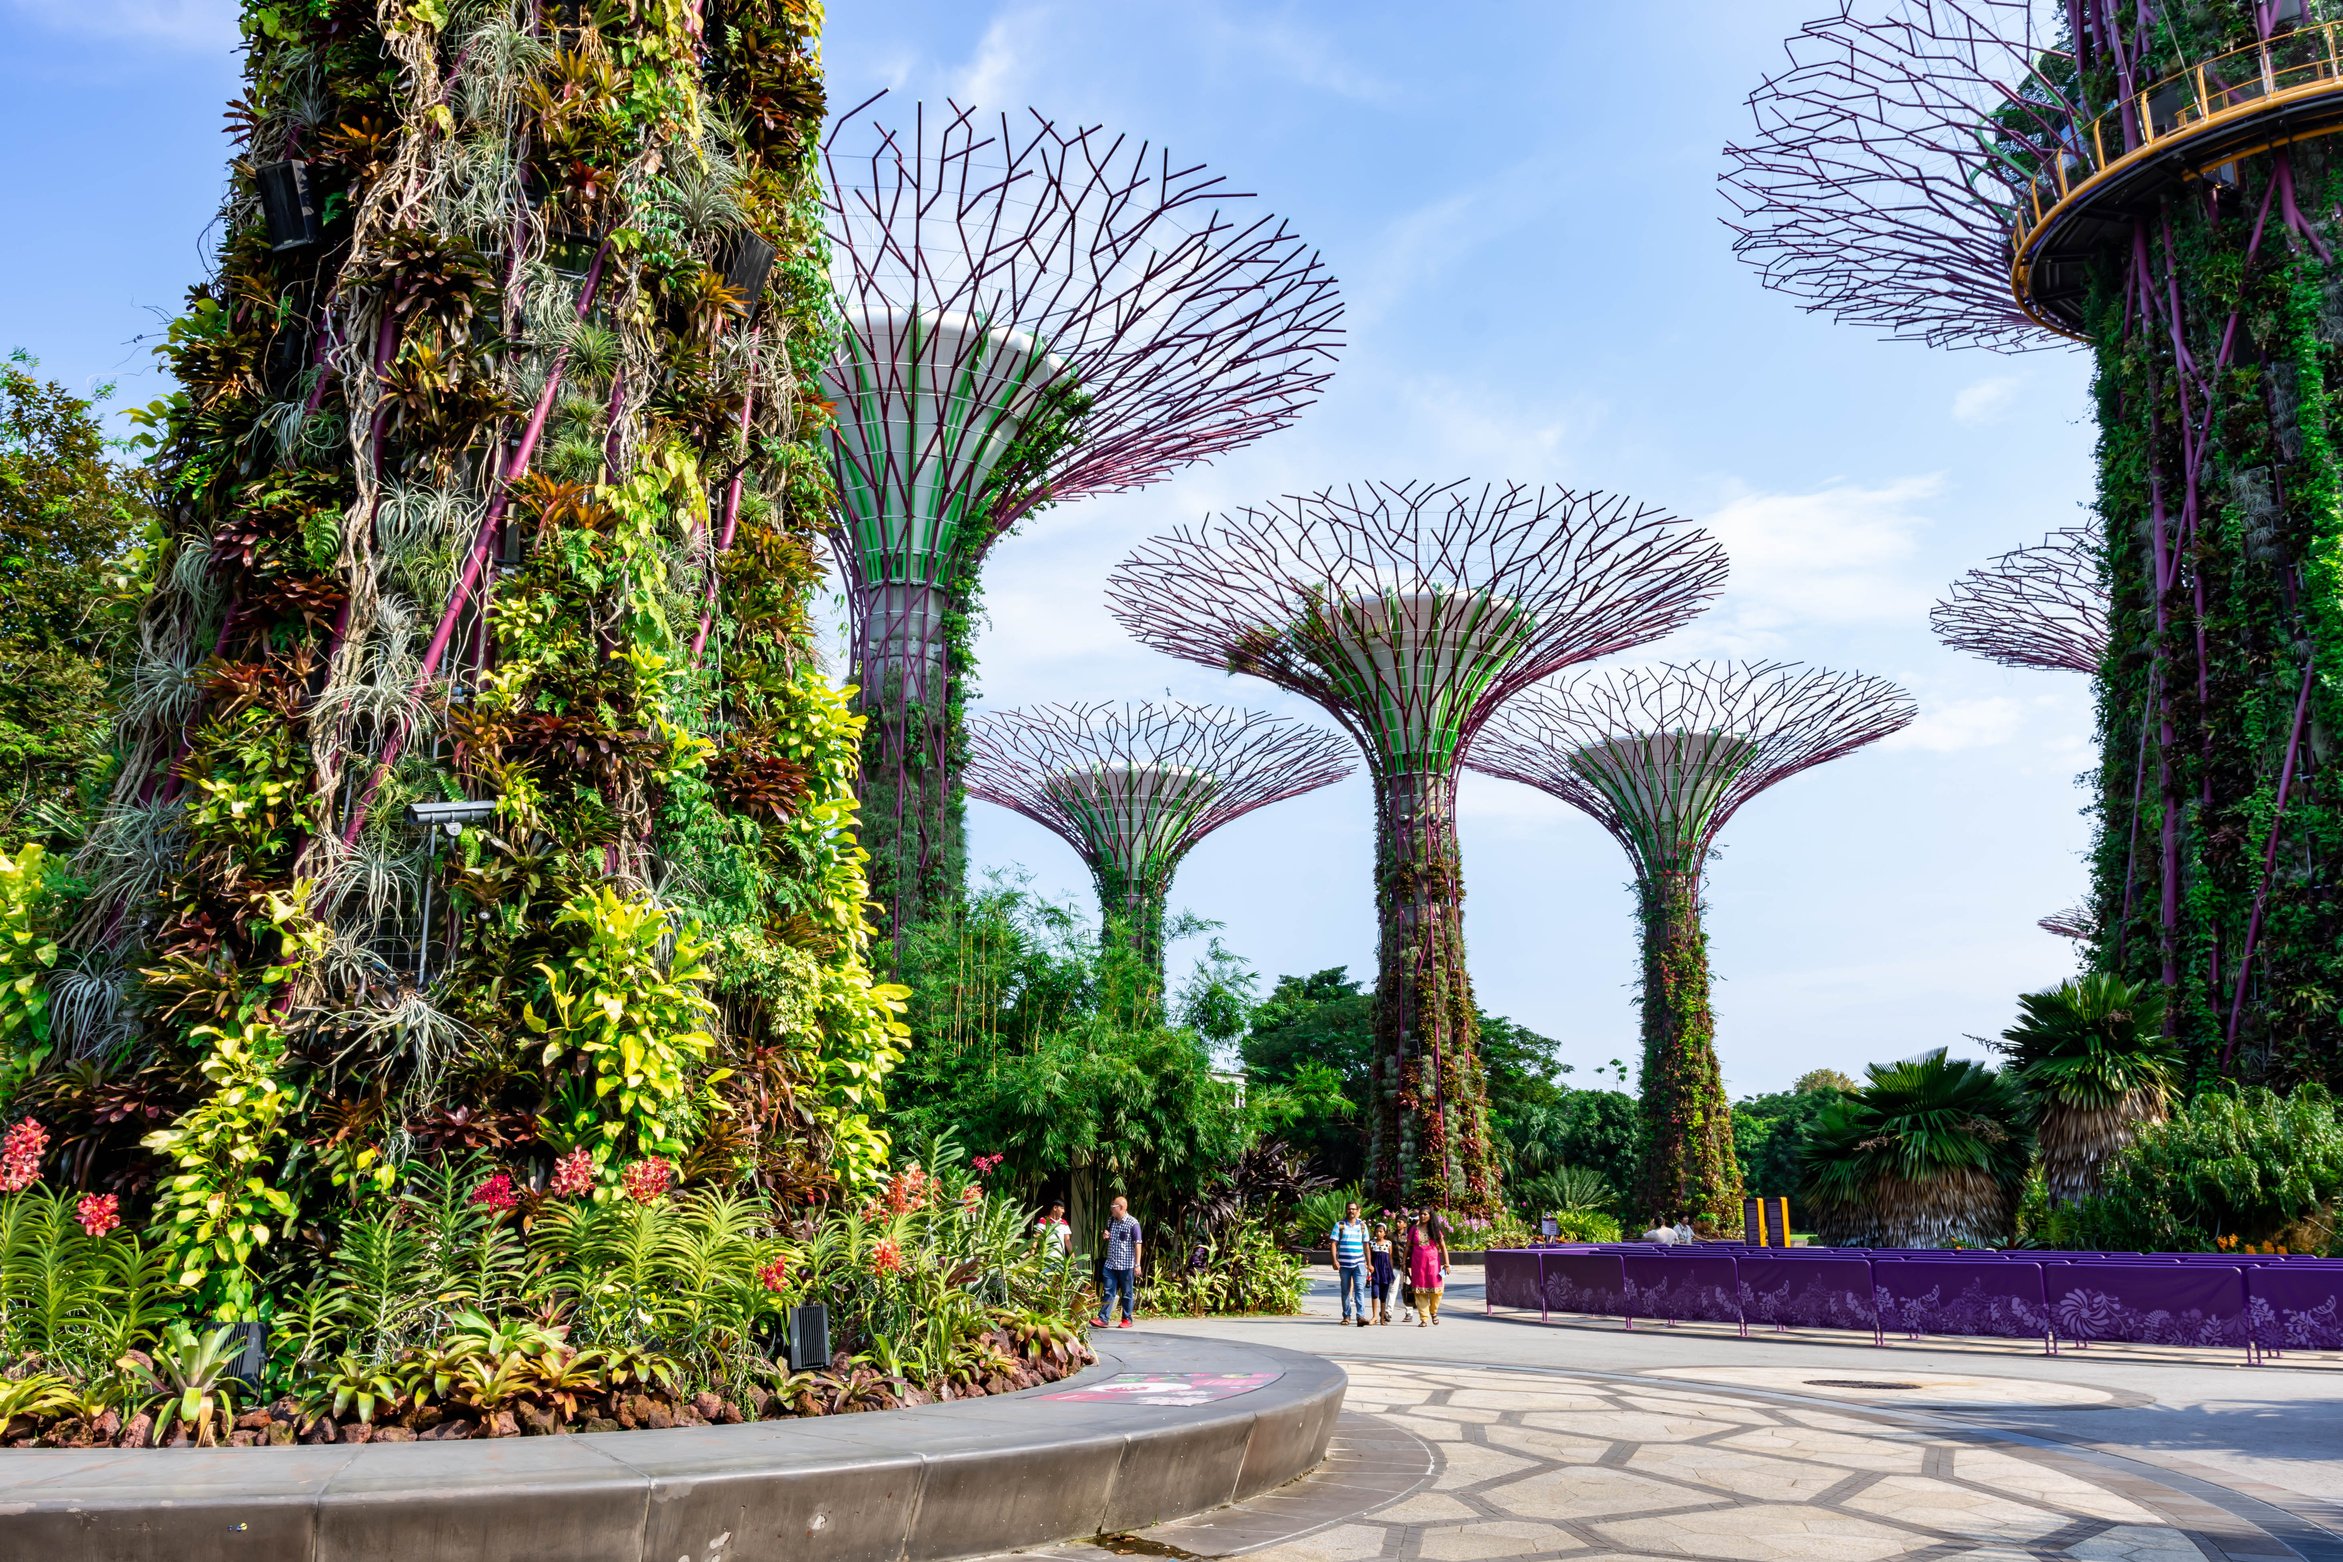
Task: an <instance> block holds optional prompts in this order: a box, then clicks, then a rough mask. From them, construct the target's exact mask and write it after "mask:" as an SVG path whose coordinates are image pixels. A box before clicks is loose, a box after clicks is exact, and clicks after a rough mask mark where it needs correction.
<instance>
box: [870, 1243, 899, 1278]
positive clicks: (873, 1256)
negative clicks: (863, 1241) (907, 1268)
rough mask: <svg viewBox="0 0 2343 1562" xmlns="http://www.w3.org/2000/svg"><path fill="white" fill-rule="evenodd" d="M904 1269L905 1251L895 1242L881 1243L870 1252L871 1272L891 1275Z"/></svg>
mask: <svg viewBox="0 0 2343 1562" xmlns="http://www.w3.org/2000/svg"><path fill="white" fill-rule="evenodd" d="M902 1267H903V1250H902V1249H901V1248H899V1247H897V1246H896V1245H895V1244H894V1243H893V1242H891V1241H888V1242H881V1243H880V1244H878V1246H876V1247H874V1248H872V1249H871V1250H870V1272H871V1273H872V1274H874V1275H891V1274H893V1273H895V1272H896V1271H897V1270H899V1269H901V1268H902Z"/></svg>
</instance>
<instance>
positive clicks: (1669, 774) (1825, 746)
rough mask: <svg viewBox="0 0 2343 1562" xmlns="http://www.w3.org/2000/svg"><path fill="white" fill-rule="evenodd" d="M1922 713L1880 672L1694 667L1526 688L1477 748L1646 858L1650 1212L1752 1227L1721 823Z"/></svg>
mask: <svg viewBox="0 0 2343 1562" xmlns="http://www.w3.org/2000/svg"><path fill="white" fill-rule="evenodd" d="M1913 714H1914V708H1913V705H1912V701H1911V699H1910V697H1909V696H1907V695H1906V694H1905V693H1904V691H1903V690H1901V689H1899V688H1897V687H1896V686H1895V685H1894V684H1892V683H1889V682H1888V681H1886V680H1885V679H1883V678H1872V677H1866V676H1864V675H1862V674H1859V673H1838V672H1828V671H1824V670H1821V669H1817V668H1805V667H1799V666H1796V665H1784V664H1754V665H1736V664H1720V663H1693V664H1689V665H1684V666H1669V667H1656V668H1630V669H1625V670H1621V671H1618V672H1608V673H1587V674H1583V675H1581V676H1578V677H1575V678H1572V679H1570V680H1568V681H1567V682H1563V683H1560V684H1557V685H1552V686H1542V687H1539V688H1534V689H1525V690H1524V691H1522V693H1521V694H1520V695H1519V696H1517V697H1516V698H1515V699H1513V700H1512V701H1511V702H1509V703H1508V704H1507V705H1506V706H1505V708H1504V709H1503V710H1501V711H1499V712H1498V713H1497V714H1496V716H1495V717H1494V718H1493V719H1492V720H1491V721H1490V723H1489V726H1488V729H1487V730H1486V731H1484V732H1483V733H1482V734H1481V736H1480V739H1479V741H1478V742H1476V743H1475V744H1474V745H1473V753H1472V758H1471V759H1470V760H1469V761H1468V763H1469V764H1470V765H1471V767H1472V768H1473V769H1475V770H1479V771H1484V772H1486V773H1487V774H1489V775H1493V776H1503V777H1505V778H1506V779H1507V780H1511V781H1519V782H1522V783H1523V784H1525V785H1528V786H1534V787H1536V788H1538V789H1539V790H1540V791H1543V792H1548V793H1551V794H1552V795H1554V796H1555V797H1558V798H1560V799H1562V800H1563V801H1564V802H1566V803H1569V804H1570V805H1571V806H1572V807H1574V808H1577V809H1579V810H1580V811H1582V812H1584V813H1586V814H1587V815H1589V816H1590V817H1592V818H1593V819H1594V820H1595V822H1596V823H1598V824H1600V825H1601V826H1602V827H1603V828H1604V829H1606V830H1608V831H1610V832H1611V835H1612V837H1613V838H1614V839H1616V840H1617V841H1618V842H1619V844H1620V845H1621V846H1623V847H1625V848H1626V850H1627V855H1628V857H1629V859H1630V860H1632V861H1633V862H1634V864H1635V879H1636V899H1637V905H1636V912H1637V918H1638V921H1639V922H1640V924H1641V927H1642V932H1643V996H1642V1005H1643V1113H1644V1125H1645V1131H1646V1133H1647V1135H1648V1139H1647V1143H1646V1148H1645V1155H1644V1164H1643V1175H1642V1179H1641V1186H1640V1188H1639V1189H1638V1190H1637V1197H1638V1198H1639V1200H1640V1201H1641V1205H1642V1212H1643V1213H1644V1214H1646V1215H1648V1216H1651V1217H1654V1218H1658V1219H1670V1218H1675V1217H1689V1218H1690V1219H1691V1220H1692V1221H1693V1223H1694V1224H1695V1225H1696V1226H1697V1227H1698V1228H1699V1229H1700V1230H1702V1231H1703V1232H1706V1233H1710V1234H1714V1233H1717V1232H1720V1231H1730V1230H1738V1229H1739V1224H1738V1223H1739V1221H1740V1219H1741V1168H1740V1164H1739V1162H1738V1161H1737V1160H1736V1159H1735V1157H1734V1154H1733V1122H1732V1114H1731V1111H1730V1109H1729V1108H1728V1106H1727V1105H1726V1100H1725V1087H1724V1080H1723V1078H1722V1076H1721V1074H1720V1072H1719V1070H1718V1067H1717V1054H1716V1025H1715V1020H1714V1017H1713V1015H1712V1014H1711V1012H1710V1008H1709V975H1708V935H1707V933H1706V931H1705V930H1704V929H1703V927H1702V925H1701V913H1702V897H1703V886H1704V878H1705V874H1706V871H1707V865H1708V859H1709V853H1710V851H1711V850H1712V849H1713V848H1714V846H1715V844H1716V839H1717V835H1718V833H1719V832H1720V831H1722V830H1723V829H1724V827H1725V824H1726V821H1728V820H1730V819H1731V818H1732V817H1733V815H1734V813H1735V812H1737V811H1738V810H1739V809H1740V807H1741V805H1742V804H1744V803H1746V802H1748V801H1749V800H1750V799H1751V798H1753V797H1755V796H1756V795H1757V794H1758V793H1760V792H1762V791H1764V790H1766V788H1768V787H1770V786H1773V785H1775V784H1777V783H1778V782H1781V781H1784V780H1786V779H1788V778H1789V777H1791V776H1793V775H1796V774H1797V773H1798V772H1799V771H1801V770H1806V769H1810V768H1812V767H1813V766H1815V765H1819V764H1822V763H1824V762H1825V761H1828V760H1832V759H1836V758H1838V757H1839V756H1840V755H1842V754H1846V753H1849V752H1852V751H1853V750H1855V749H1858V748H1861V747H1862V746H1863V745H1864V744H1866V743H1873V742H1876V741H1878V740H1879V739H1881V738H1883V737H1886V736H1887V735H1888V734H1889V733H1891V732H1895V731H1898V730H1900V729H1902V728H1903V727H1905V726H1908V725H1909V724H1910V723H1911V720H1912V716H1913ZM1770 1191H1779V1190H1770Z"/></svg>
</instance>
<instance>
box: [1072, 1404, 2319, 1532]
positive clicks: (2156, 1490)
mask: <svg viewBox="0 0 2343 1562" xmlns="http://www.w3.org/2000/svg"><path fill="white" fill-rule="evenodd" d="M1345 1365H1346V1366H1347V1368H1348V1370H1349V1371H1350V1374H1351V1387H1350V1393H1349V1397H1348V1400H1347V1405H1348V1408H1349V1411H1350V1414H1348V1415H1346V1417H1345V1422H1346V1426H1345V1429H1344V1432H1343V1433H1342V1434H1340V1435H1339V1436H1338V1443H1337V1448H1336V1450H1335V1458H1334V1459H1333V1460H1332V1461H1331V1462H1330V1467H1329V1469H1328V1470H1327V1471H1326V1472H1325V1473H1323V1474H1321V1475H1319V1476H1316V1477H1312V1478H1310V1479H1309V1480H1307V1481H1304V1482H1301V1483H1297V1484H1296V1485H1295V1486H1292V1487H1288V1488H1287V1489H1286V1490H1285V1491H1284V1492H1282V1493H1277V1494H1273V1495H1272V1497H1271V1498H1269V1499H1264V1504H1265V1505H1264V1504H1248V1505H1245V1506H1243V1507H1239V1508H1235V1509H1223V1510H1221V1511H1220V1512H1219V1513H1217V1514H1208V1515H1200V1516H1199V1517H1197V1518H1194V1519H1188V1520H1183V1521H1181V1522H1179V1523H1175V1524H1168V1525H1164V1526H1162V1527H1160V1528H1157V1529H1154V1530H1150V1531H1147V1532H1146V1533H1145V1534H1144V1535H1141V1536H1137V1537H1130V1538H1127V1539H1125V1540H1122V1541H1120V1542H1107V1543H1102V1544H1104V1546H1105V1549H1108V1550H1114V1551H1121V1552H1124V1553H1126V1554H1142V1555H1155V1556H1167V1555H1168V1556H1174V1557H1180V1556H1203V1557H1220V1556H1231V1555H1239V1554H1242V1555H1246V1556H1248V1557H1253V1558H1258V1559H1260V1562H1380V1559H1392V1562H1511V1559H1516V1558H1519V1559H1534V1558H1548V1557H1552V1558H1570V1559H1573V1562H1576V1559H1585V1562H1613V1559H1617V1562H1629V1559H1641V1558H1666V1559H1678V1562H1684V1559H1689V1562H1890V1559H1898V1562H1937V1559H1953V1558H1961V1559H1973V1562H2021V1559H2043V1562H2052V1559H2065V1558H2072V1559H2075V1562H2167V1559H2169V1562H2200V1559H2205V1562H2222V1559H2234V1562H2250V1559H2262V1558H2269V1559H2276V1558H2291V1557H2298V1556H2302V1555H2304V1554H2305V1553H2303V1552H2300V1551H2297V1550H2294V1549H2290V1548H2289V1547H2288V1546H2287V1545H2286V1544H2284V1543H2283V1542H2282V1541H2281V1540H2279V1539H2277V1538H2276V1537H2274V1536H2273V1535H2271V1534H2270V1533H2268V1532H2267V1531H2265V1530H2263V1529H2261V1528H2259V1527H2257V1526H2256V1525H2255V1524H2253V1523H2251V1522H2249V1521H2248V1520H2247V1519H2245V1518H2243V1517H2240V1516H2239V1514H2238V1513H2236V1512H2234V1511H2232V1509H2231V1507H2230V1506H2217V1505H2216V1503H2215V1502H2214V1501H2208V1500H2206V1496H2205V1495H2204V1494H2202V1493H2191V1492H2189V1491H2184V1490H2182V1489H2180V1487H2179V1486H2177V1485H2174V1484H2168V1483H2166V1482H2163V1481H2160V1480H2157V1479H2154V1478H2152V1477H2150V1476H2147V1475H2144V1474H2140V1473H2135V1472H2134V1471H2131V1470H2127V1469H2119V1468H2112V1467H2108V1466H2106V1465H2104V1464H2101V1463H2094V1462H2093V1461H2091V1460H2090V1459H2088V1458H2086V1457H2083V1456H2078V1455H2073V1454H2069V1453H2066V1452H2063V1451H2060V1450H2052V1449H2037V1448H2033V1447H2028V1446H2025V1445H2023V1444H2013V1443H2008V1442H2004V1441H2001V1440H1997V1439H1994V1438H1992V1437H1990V1436H1989V1435H1986V1434H1981V1433H1971V1432H1969V1431H1967V1430H1965V1429H1963V1428H1961V1427H1958V1426H1937V1425H1928V1424H1923V1418H1913V1417H1908V1416H1907V1417H1898V1416H1894V1415H1891V1414H1887V1413H1880V1412H1873V1411H1869V1410H1867V1409H1866V1407H1865V1406H1864V1405H1862V1404H1860V1403H1827V1402H1823V1401H1820V1400H1817V1399H1815V1398H1812V1397H1807V1396H1792V1395H1787V1394H1782V1393H1768V1392H1764V1391H1761V1390H1759V1389H1756V1388H1754V1387H1753V1388H1751V1389H1748V1390H1741V1389H1737V1388H1725V1387H1720V1386H1713V1385H1695V1384H1689V1383H1687V1384H1681V1385H1679V1384H1674V1383H1667V1382H1658V1381H1654V1380H1652V1379H1650V1378H1641V1379H1628V1378H1611V1377H1605V1376H1602V1375H1599V1374H1593V1373H1570V1372H1552V1371H1516V1370H1506V1369H1499V1368H1490V1367H1472V1366H1463V1365H1457V1364H1451V1363H1439V1362H1424V1361H1416V1362H1394V1361H1373V1362H1357V1361H1354V1362H1348V1363H1346V1364H1345ZM2214 1495H2216V1496H2217V1494H2214ZM1054 1555H1056V1556H1058V1557H1062V1558H1079V1557H1087V1558H1089V1559H1090V1562H1098V1558H1099V1547H1095V1546H1069V1547H1060V1548H1056V1550H1055V1552H1054Z"/></svg>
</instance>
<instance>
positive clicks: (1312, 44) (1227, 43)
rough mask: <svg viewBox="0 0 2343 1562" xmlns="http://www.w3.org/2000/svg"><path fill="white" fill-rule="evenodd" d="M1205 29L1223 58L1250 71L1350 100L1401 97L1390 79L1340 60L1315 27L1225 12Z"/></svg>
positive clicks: (1380, 100)
mask: <svg viewBox="0 0 2343 1562" xmlns="http://www.w3.org/2000/svg"><path fill="white" fill-rule="evenodd" d="M1205 26H1206V27H1207V28H1208V29H1209V33H1210V37H1211V40H1212V42H1213V44H1214V45H1215V46H1216V47H1217V48H1218V49H1219V50H1220V51H1221V52H1222V53H1223V54H1225V55H1233V56H1237V57H1239V58H1242V59H1243V60H1244V62H1245V63H1246V65H1247V66H1248V67H1249V68H1252V69H1256V70H1260V69H1265V70H1267V71H1268V72H1269V73H1270V74H1272V75H1276V76H1280V77H1283V78H1284V79H1285V80H1287V81H1290V82H1293V83H1295V84H1296V85H1298V86H1304V87H1312V88H1315V89H1317V90H1318V91H1320V92H1325V93H1329V94H1331V95H1333V96H1335V97H1338V98H1348V99H1350V100H1352V101H1353V102H1358V103H1377V104H1387V103H1392V102H1395V101H1397V99H1398V98H1399V95H1400V94H1399V90H1398V88H1397V87H1396V86H1395V85H1394V84H1393V83H1392V82H1391V81H1389V80H1387V79H1386V78H1384V77H1381V76H1378V75H1376V74H1375V73H1374V72H1372V71H1370V70H1367V69H1366V68H1364V67H1363V66H1361V65H1359V64H1358V63H1357V62H1355V61H1353V60H1348V59H1345V58H1343V57H1342V55H1341V53H1340V52H1339V50H1338V47H1337V45H1336V44H1335V41H1334V40H1333V39H1332V38H1331V37H1329V36H1327V35H1326V34H1325V33H1323V32H1319V31H1317V30H1315V29H1305V28H1301V27H1297V26H1295V25H1294V24H1293V23H1292V22H1289V21H1286V20H1283V19H1278V20H1270V21H1260V20H1256V19H1254V18H1251V17H1246V18H1244V19H1242V20H1239V19H1237V18H1235V17H1232V16H1230V15H1229V14H1228V13H1226V12H1221V13H1220V14H1218V15H1215V16H1213V17H1211V18H1210V19H1209V20H1208V21H1206V23H1205Z"/></svg>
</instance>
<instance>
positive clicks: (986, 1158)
mask: <svg viewBox="0 0 2343 1562" xmlns="http://www.w3.org/2000/svg"><path fill="white" fill-rule="evenodd" d="M1007 1159H1008V1157H1007V1156H1005V1155H977V1156H971V1157H970V1158H969V1162H968V1164H969V1165H971V1166H973V1167H975V1168H976V1174H977V1175H978V1176H980V1177H990V1176H991V1175H992V1174H993V1168H994V1167H996V1166H998V1165H1000V1164H1001V1162H1003V1161H1005V1160H1007Z"/></svg>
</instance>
